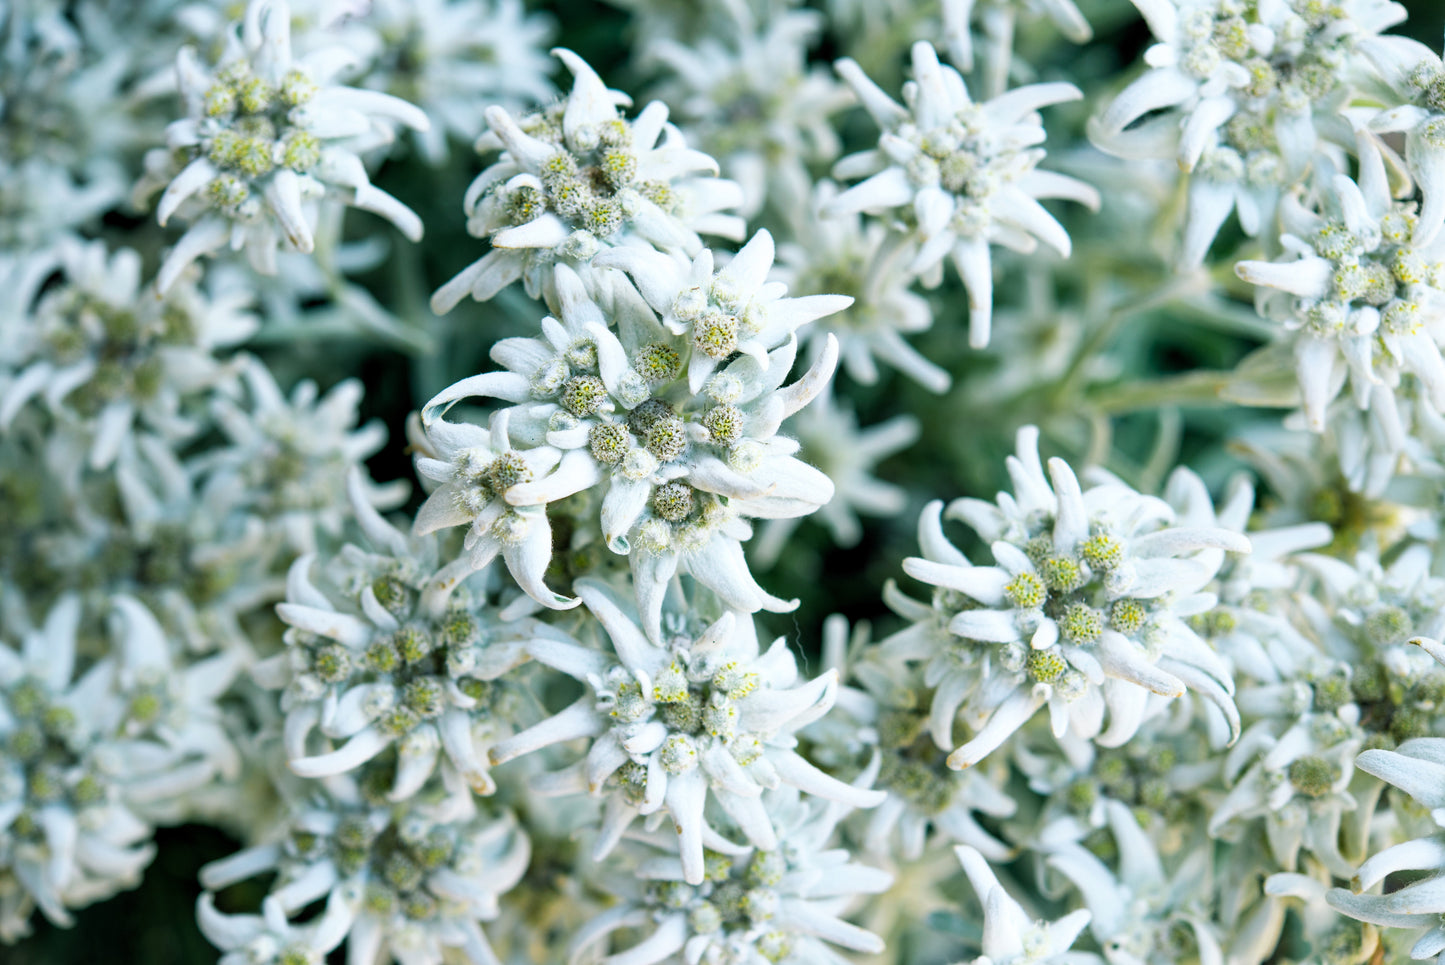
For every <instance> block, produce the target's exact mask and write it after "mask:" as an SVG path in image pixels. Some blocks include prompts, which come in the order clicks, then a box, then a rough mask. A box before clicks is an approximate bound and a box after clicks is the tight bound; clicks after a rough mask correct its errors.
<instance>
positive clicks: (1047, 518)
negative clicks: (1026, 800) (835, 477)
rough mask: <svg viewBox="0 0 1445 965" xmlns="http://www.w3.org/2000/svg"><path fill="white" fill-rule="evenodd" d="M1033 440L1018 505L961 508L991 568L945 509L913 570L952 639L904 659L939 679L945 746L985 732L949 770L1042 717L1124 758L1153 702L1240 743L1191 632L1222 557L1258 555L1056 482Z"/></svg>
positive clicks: (1227, 681)
mask: <svg viewBox="0 0 1445 965" xmlns="http://www.w3.org/2000/svg"><path fill="white" fill-rule="evenodd" d="M1037 440H1038V434H1037V430H1036V429H1034V428H1033V427H1025V428H1024V429H1022V430H1020V431H1019V436H1018V454H1017V455H1016V456H1014V457H1011V458H1010V459H1009V463H1008V466H1009V475H1010V476H1011V477H1012V478H1013V482H1014V489H1015V492H1014V493H1013V494H1012V495H1010V494H1008V493H1001V494H1000V495H999V497H998V500H997V502H996V503H994V504H990V503H986V502H983V501H981V500H976V499H962V500H959V501H957V502H956V503H954V504H953V505H952V506H951V507H950V510H949V515H950V516H952V517H954V518H957V519H961V520H964V521H966V522H967V523H968V524H969V525H970V526H971V527H972V528H973V529H974V530H975V531H976V532H977V533H978V534H979V536H981V537H982V538H983V539H984V540H985V541H986V542H988V543H989V544H990V547H991V550H992V553H993V556H994V560H995V563H994V565H993V566H975V565H973V564H971V563H969V562H968V560H967V559H966V558H965V557H964V555H963V554H962V553H960V552H959V551H958V550H957V549H956V548H954V546H953V545H952V544H951V543H949V542H948V541H947V540H946V539H945V538H944V536H943V533H942V528H941V517H942V511H943V506H942V504H941V503H933V504H931V505H930V506H929V507H928V508H927V509H926V510H925V511H924V515H923V519H922V521H921V522H920V524H919V533H920V542H921V543H922V544H923V549H924V553H925V556H924V557H922V558H917V557H915V558H911V559H908V560H905V561H904V564H903V568H904V571H905V572H906V573H908V574H909V575H910V576H913V577H915V578H917V579H920V580H922V581H924V582H926V583H930V584H932V585H933V586H935V587H938V590H937V591H936V593H935V606H937V607H941V608H942V609H943V610H944V612H945V614H946V615H947V619H948V623H947V626H948V630H949V631H950V633H951V634H952V635H953V636H954V637H955V638H956V639H955V641H954V642H953V643H952V644H951V645H948V646H945V647H944V648H942V649H941V650H940V651H938V652H933V653H929V652H923V651H917V650H913V649H912V648H911V646H910V643H911V642H912V641H913V640H914V639H915V638H913V637H911V636H908V637H904V638H902V639H903V640H905V641H908V642H905V643H903V644H900V645H901V646H904V647H905V648H907V649H909V651H910V656H911V657H912V658H913V659H927V660H929V661H931V662H932V663H933V664H936V665H938V667H939V669H938V671H935V672H933V674H932V676H933V677H934V678H935V679H938V681H939V684H938V686H939V689H938V691H937V692H936V694H935V695H934V698H933V711H932V716H931V718H930V721H931V727H932V730H933V735H934V739H935V740H936V741H937V742H938V743H939V746H940V747H952V746H953V736H952V734H953V723H954V717H955V715H956V713H957V711H958V709H959V708H960V707H962V708H963V710H964V714H965V717H966V719H968V720H969V721H970V722H971V724H972V726H973V727H974V729H975V735H974V737H973V739H972V740H970V741H969V742H967V743H966V744H964V745H963V746H961V747H959V748H957V749H956V750H954V752H953V755H952V757H951V758H950V759H949V763H950V765H951V766H954V767H968V766H970V765H971V764H974V763H977V762H978V761H979V760H980V759H982V758H983V756H984V755H986V754H988V753H989V752H990V751H992V750H994V749H995V748H997V747H998V746H999V745H1000V744H1001V743H1002V742H1003V741H1004V740H1005V739H1007V738H1008V736H1009V735H1010V734H1012V733H1013V732H1014V731H1015V730H1017V729H1018V728H1019V727H1020V726H1022V725H1023V723H1024V722H1025V721H1026V720H1028V719H1029V718H1030V717H1032V716H1033V714H1034V712H1035V711H1036V710H1038V709H1039V708H1040V707H1042V706H1044V705H1045V704H1047V705H1048V707H1049V716H1050V722H1051V725H1052V727H1053V732H1054V735H1055V736H1056V737H1063V736H1064V735H1065V734H1066V733H1073V734H1075V735H1077V736H1079V737H1084V738H1086V739H1095V740H1097V741H1098V743H1100V744H1102V745H1103V746H1105V747H1115V746H1118V745H1120V744H1122V743H1123V742H1125V741H1127V740H1128V739H1129V738H1130V737H1131V736H1132V735H1133V734H1134V732H1135V730H1137V729H1138V726H1139V723H1140V721H1142V720H1143V718H1144V715H1145V712H1146V705H1147V703H1148V701H1149V696H1150V694H1157V695H1159V696H1163V697H1178V696H1180V695H1182V694H1183V693H1184V691H1185V689H1186V687H1187V688H1190V689H1193V690H1195V691H1197V692H1198V693H1199V694H1200V695H1201V696H1203V697H1205V698H1207V699H1208V700H1210V701H1211V702H1212V703H1214V704H1215V705H1216V706H1217V707H1218V708H1219V710H1220V712H1221V713H1222V714H1224V715H1225V717H1226V719H1228V720H1229V721H1230V724H1231V728H1230V729H1231V731H1237V729H1238V720H1239V718H1238V713H1237V712H1236V711H1235V709H1234V706H1233V703H1232V701H1231V700H1230V694H1231V693H1232V691H1233V681H1232V679H1231V676H1230V671H1229V668H1228V666H1227V664H1225V662H1224V661H1223V660H1222V659H1221V658H1220V657H1219V656H1218V654H1216V653H1215V652H1214V651H1213V650H1212V649H1211V648H1210V647H1209V645H1208V644H1207V643H1205V642H1204V641H1203V640H1201V639H1200V638H1199V636H1198V635H1197V634H1196V633H1195V632H1194V631H1193V630H1191V629H1190V628H1189V626H1188V625H1187V624H1186V623H1185V621H1184V619H1183V618H1184V617H1187V616H1190V615H1193V614H1195V613H1200V612H1206V611H1208V610H1209V609H1211V608H1212V607H1213V606H1214V605H1215V598H1214V596H1213V595H1212V594H1209V593H1204V592H1202V591H1203V589H1204V587H1205V585H1206V584H1207V583H1208V582H1209V580H1210V579H1211V578H1212V577H1213V576H1214V574H1215V573H1216V572H1217V571H1218V569H1219V567H1220V566H1221V564H1222V563H1223V561H1224V555H1225V553H1227V552H1233V553H1247V552H1248V551H1249V541H1248V539H1246V538H1245V537H1244V536H1243V535H1241V534H1239V533H1235V532H1231V531H1229V530H1225V529H1222V528H1219V527H1214V526H1201V527H1194V526H1187V525H1180V524H1179V523H1177V522H1176V517H1175V513H1174V511H1173V509H1172V508H1171V507H1170V506H1169V505H1168V504H1167V503H1165V502H1164V501H1162V500H1159V499H1154V498H1151V497H1148V496H1144V495H1141V494H1140V493H1137V492H1135V491H1134V490H1132V489H1130V488H1129V487H1128V486H1126V485H1125V484H1123V483H1122V482H1120V481H1119V480H1117V479H1115V478H1113V477H1101V478H1100V481H1099V482H1098V483H1097V484H1096V485H1094V486H1092V487H1090V488H1089V489H1088V490H1082V489H1081V488H1080V486H1079V482H1078V479H1077V478H1076V477H1075V476H1074V473H1073V470H1071V469H1070V468H1069V467H1068V464H1066V463H1065V462H1064V461H1063V460H1061V459H1052V460H1050V461H1049V464H1048V472H1047V475H1046V474H1045V471H1044V465H1043V463H1042V462H1041V461H1040V460H1039V457H1038V451H1037V445H1038V441H1037ZM905 633H907V631H905ZM885 645H886V644H885ZM945 668H946V670H945ZM1106 709H1107V711H1108V713H1109V726H1108V729H1107V730H1105V729H1104V727H1103V722H1104V713H1105V711H1106Z"/></svg>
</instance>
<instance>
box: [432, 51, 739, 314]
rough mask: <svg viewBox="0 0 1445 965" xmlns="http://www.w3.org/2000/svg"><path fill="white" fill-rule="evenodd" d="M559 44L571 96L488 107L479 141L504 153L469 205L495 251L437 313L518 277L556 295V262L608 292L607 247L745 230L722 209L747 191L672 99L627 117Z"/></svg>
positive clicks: (454, 286) (454, 287)
mask: <svg viewBox="0 0 1445 965" xmlns="http://www.w3.org/2000/svg"><path fill="white" fill-rule="evenodd" d="M552 53H553V54H554V55H555V56H556V57H557V58H558V59H559V60H561V61H562V63H564V64H566V66H567V69H568V70H570V71H571V72H572V76H573V83H572V91H571V93H570V94H568V96H567V99H566V100H565V101H564V102H562V103H561V104H558V105H556V106H555V107H553V108H549V109H548V110H545V111H543V112H541V113H538V114H532V115H529V116H527V117H525V118H523V119H522V120H521V121H517V120H514V119H513V118H512V116H511V115H510V114H508V113H507V112H506V111H505V110H503V109H502V108H500V107H495V106H494V107H490V108H488V109H487V112H486V118H487V125H488V127H489V128H490V130H489V132H488V133H486V134H484V135H482V137H481V138H479V139H478V140H477V149H478V150H480V151H492V150H496V149H499V148H500V149H502V151H503V153H502V156H501V158H500V159H498V160H497V162H496V163H494V164H493V165H492V166H491V167H488V168H487V169H485V170H484V171H482V173H481V174H479V175H477V178H476V180H475V181H473V182H472V184H471V187H470V188H468V189H467V196H466V200H465V202H464V207H465V209H466V213H467V231H468V232H469V233H470V234H472V235H473V236H474V237H477V238H486V239H487V240H488V241H489V242H490V243H491V245H492V249H493V250H492V251H490V252H489V253H488V254H486V255H485V256H483V257H482V258H481V259H480V260H478V261H476V262H474V263H473V264H472V265H471V266H470V267H468V268H466V269H465V270H463V271H462V272H461V274H459V275H457V276H456V277H455V278H453V279H452V280H451V281H449V282H447V283H446V284H445V285H443V286H442V287H441V288H440V289H438V290H437V292H436V294H434V295H433V296H432V300H431V306H432V311H434V312H436V313H437V314H439V315H441V314H445V313H446V312H449V311H451V310H452V308H453V307H455V306H456V305H457V303H458V302H460V301H461V300H462V299H463V298H465V297H466V296H467V295H468V294H470V295H471V296H472V297H473V298H475V299H477V300H478V301H486V300H487V299H489V298H491V297H492V296H493V295H495V294H496V293H497V292H499V291H501V290H502V289H503V288H505V287H507V286H508V285H510V284H511V283H512V282H514V281H516V280H517V279H519V278H520V279H523V280H524V282H525V283H526V286H527V293H528V294H529V295H531V296H532V297H534V298H536V297H545V298H546V299H547V300H548V302H549V304H550V303H551V301H552V299H553V266H554V265H556V264H566V265H568V266H570V267H572V268H573V269H575V270H576V271H577V272H579V273H580V274H581V275H582V277H583V278H584V279H585V280H586V281H587V283H588V288H589V290H590V291H592V292H593V294H594V295H596V296H598V297H605V294H606V286H605V285H603V284H602V282H601V281H600V280H599V279H597V278H595V277H594V272H593V271H592V269H591V265H590V262H591V261H592V258H593V257H594V256H595V255H596V254H597V253H598V252H599V251H603V250H606V249H608V248H612V247H618V246H625V245H641V246H643V247H650V246H656V247H658V248H660V249H662V250H664V251H680V252H682V253H683V254H685V255H688V256H693V255H696V254H697V253H698V252H699V251H701V250H702V239H701V238H699V237H698V234H699V233H702V234H713V235H720V236H722V237H725V238H730V239H733V240H739V239H741V238H742V235H743V229H744V224H743V221H742V219H741V218H738V217H736V216H734V215H727V214H723V213H721V212H723V211H725V210H727V209H729V208H734V207H736V206H737V205H738V204H739V203H740V202H741V200H742V198H741V191H740V190H739V188H738V186H737V185H736V184H734V183H733V182H731V181H724V180H721V179H719V178H717V177H714V176H713V175H715V174H716V173H717V162H716V161H714V160H713V159H712V158H710V157H708V156H707V155H706V154H703V153H701V152H700V151H694V150H690V149H689V148H687V146H686V145H685V144H684V143H683V139H682V135H681V134H680V133H679V132H678V130H677V128H675V127H673V126H672V125H670V124H668V123H667V107H666V106H665V105H664V104H662V103H661V102H658V101H653V102H652V103H651V104H649V105H647V107H646V108H644V109H643V111H642V113H641V114H639V115H638V116H637V117H636V119H634V120H631V121H629V120H627V119H625V118H624V117H623V116H622V114H621V112H620V111H619V110H618V105H627V104H630V103H631V100H630V99H629V98H628V97H627V95H626V94H622V93H620V92H618V91H613V90H608V89H607V87H605V86H604V85H603V83H602V79H601V78H600V77H598V76H597V74H596V73H595V72H594V71H593V70H592V68H591V67H589V66H587V63H586V62H585V61H583V60H582V58H580V57H578V56H577V55H576V54H574V53H572V51H570V50H566V49H563V48H560V47H559V48H557V49H555V50H553V51H552Z"/></svg>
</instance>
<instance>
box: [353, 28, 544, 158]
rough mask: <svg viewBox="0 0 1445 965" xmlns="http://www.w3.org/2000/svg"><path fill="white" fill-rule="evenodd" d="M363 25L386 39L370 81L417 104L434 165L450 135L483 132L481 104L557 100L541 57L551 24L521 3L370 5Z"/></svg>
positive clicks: (422, 141)
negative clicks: (425, 121)
mask: <svg viewBox="0 0 1445 965" xmlns="http://www.w3.org/2000/svg"><path fill="white" fill-rule="evenodd" d="M367 6H369V7H370V10H368V11H367V12H366V14H365V20H364V22H365V23H366V24H367V25H368V26H370V27H372V28H373V29H375V30H376V31H377V32H378V33H379V34H380V35H381V44H380V46H381V50H380V51H378V55H379V56H378V59H379V61H380V62H379V63H376V64H373V65H372V67H371V69H370V70H368V71H367V73H366V81H365V84H366V86H368V87H375V88H378V89H381V90H386V91H389V92H390V93H391V94H393V95H394V96H396V97H400V98H401V99H402V100H405V101H409V102H411V103H414V104H416V105H417V106H419V107H420V108H421V109H422V110H423V111H425V112H426V114H427V116H428V117H430V118H432V119H433V120H434V121H435V122H436V123H435V124H434V125H433V126H431V127H427V128H422V129H420V130H418V131H417V142H418V144H419V145H420V146H421V152H422V155H423V156H424V157H425V158H426V160H427V161H428V162H429V163H431V164H434V165H436V164H441V163H442V162H443V161H445V160H446V157H447V135H448V134H450V135H452V136H454V137H458V138H461V139H463V140H465V141H466V142H468V143H470V142H471V141H473V140H475V139H476V137H477V135H478V134H479V133H480V130H479V129H478V128H479V123H480V121H479V118H478V117H477V105H478V104H479V103H481V104H500V105H502V106H503V107H505V108H508V109H514V108H528V107H531V106H533V105H535V104H537V103H538V102H540V101H545V100H547V99H549V98H550V97H552V96H553V92H554V88H553V87H552V83H551V81H549V80H548V79H547V75H548V74H550V73H551V71H552V62H551V61H550V60H548V59H547V55H546V54H545V53H544V52H543V51H544V49H545V46H546V43H547V40H548V38H549V37H551V35H552V34H553V32H554V30H553V26H552V24H551V23H550V21H549V19H548V18H546V17H543V16H539V15H537V14H534V13H529V12H528V11H526V10H525V9H524V7H523V5H522V3H521V0H488V2H486V3H459V2H453V0H370V2H369V3H368V4H367Z"/></svg>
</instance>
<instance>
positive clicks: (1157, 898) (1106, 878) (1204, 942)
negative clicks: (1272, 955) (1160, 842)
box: [1040, 801, 1224, 965]
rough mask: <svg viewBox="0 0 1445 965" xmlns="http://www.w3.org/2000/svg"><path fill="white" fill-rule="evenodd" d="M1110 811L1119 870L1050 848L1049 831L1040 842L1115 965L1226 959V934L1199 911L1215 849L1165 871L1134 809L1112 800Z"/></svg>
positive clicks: (1072, 847)
mask: <svg viewBox="0 0 1445 965" xmlns="http://www.w3.org/2000/svg"><path fill="white" fill-rule="evenodd" d="M1104 808H1105V811H1106V812H1107V814H1108V822H1109V824H1108V827H1109V830H1110V832H1111V834H1112V836H1113V839H1114V844H1115V847H1116V848H1117V849H1118V859H1117V867H1118V871H1117V872H1115V871H1112V870H1110V868H1109V866H1108V865H1106V864H1105V863H1104V862H1103V861H1101V860H1099V858H1098V857H1096V856H1095V855H1094V854H1092V853H1091V852H1090V851H1089V850H1088V849H1087V848H1085V847H1084V846H1083V845H1082V844H1079V843H1076V842H1073V841H1067V842H1062V843H1057V844H1054V843H1051V842H1048V837H1049V835H1050V829H1045V830H1044V831H1043V832H1041V835H1040V837H1041V838H1042V839H1044V842H1045V843H1044V844H1043V849H1044V852H1045V854H1046V855H1047V862H1048V865H1049V867H1051V868H1054V869H1055V870H1057V871H1058V872H1059V873H1061V874H1062V875H1063V876H1064V877H1065V878H1068V879H1069V881H1071V882H1073V884H1074V887H1075V888H1077V889H1078V892H1079V896H1080V897H1081V898H1083V900H1084V905H1085V906H1086V907H1087V908H1088V910H1089V913H1090V915H1091V916H1092V917H1091V918H1090V920H1089V931H1090V932H1091V933H1092V934H1093V936H1094V940H1095V941H1097V942H1098V943H1099V946H1100V947H1101V948H1102V949H1103V950H1104V958H1105V959H1106V960H1107V961H1108V962H1109V965H1147V963H1149V962H1162V961H1171V960H1172V961H1179V960H1180V959H1185V960H1187V959H1188V958H1192V957H1196V956H1197V958H1198V960H1199V961H1201V962H1222V961H1224V952H1223V949H1222V948H1221V947H1220V940H1219V937H1220V936H1219V935H1218V934H1217V932H1216V929H1215V928H1213V927H1211V924H1210V922H1209V921H1208V919H1207V918H1205V917H1204V916H1203V915H1202V914H1201V913H1200V910H1199V906H1200V904H1201V903H1202V902H1201V900H1207V898H1204V896H1207V895H1209V894H1210V892H1211V890H1212V882H1211V881H1210V877H1211V875H1212V873H1213V852H1212V849H1211V848H1210V847H1209V846H1208V845H1205V846H1204V847H1202V848H1196V849H1194V850H1192V851H1190V852H1189V853H1188V855H1187V856H1186V857H1185V858H1184V860H1183V861H1181V862H1179V863H1178V865H1177V866H1176V867H1174V868H1172V869H1171V871H1170V872H1169V873H1166V871H1165V868H1164V864H1163V862H1162V861H1161V860H1160V857H1159V851H1158V849H1157V848H1156V847H1155V846H1154V844H1153V843H1152V842H1151V841H1150V840H1149V836H1148V835H1147V834H1145V833H1144V829H1143V828H1141V827H1140V826H1139V823H1138V822H1137V821H1136V820H1135V818H1134V815H1133V814H1132V813H1131V812H1130V810H1129V808H1127V807H1126V806H1124V805H1123V804H1121V803H1120V802H1118V801H1107V802H1105V804H1104ZM1180 930H1183V931H1184V932H1185V933H1187V934H1188V935H1189V936H1191V937H1192V938H1193V944H1194V946H1195V948H1194V949H1192V950H1190V952H1185V951H1184V950H1183V949H1181V948H1180V947H1179V945H1180V938H1181V936H1180V934H1179V931H1180ZM1191 952H1192V954H1191Z"/></svg>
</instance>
